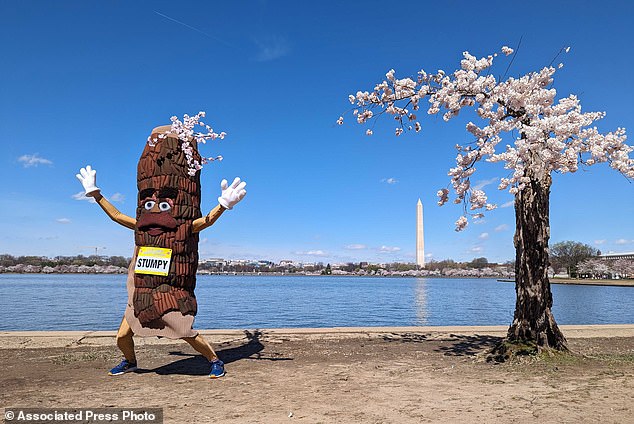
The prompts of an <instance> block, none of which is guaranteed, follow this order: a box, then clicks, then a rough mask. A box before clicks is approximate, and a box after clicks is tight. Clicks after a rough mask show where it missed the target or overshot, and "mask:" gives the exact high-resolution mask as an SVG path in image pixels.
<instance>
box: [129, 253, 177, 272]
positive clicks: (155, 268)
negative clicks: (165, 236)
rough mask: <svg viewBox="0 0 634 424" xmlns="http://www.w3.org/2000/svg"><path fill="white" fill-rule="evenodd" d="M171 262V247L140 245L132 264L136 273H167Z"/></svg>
mask: <svg viewBox="0 0 634 424" xmlns="http://www.w3.org/2000/svg"><path fill="white" fill-rule="evenodd" d="M170 262H172V249H164V248H162V247H140V248H139V253H138V254H137V257H136V263H135V264H134V272H135V273H136V274H151V275H167V274H168V273H169V271H170Z"/></svg>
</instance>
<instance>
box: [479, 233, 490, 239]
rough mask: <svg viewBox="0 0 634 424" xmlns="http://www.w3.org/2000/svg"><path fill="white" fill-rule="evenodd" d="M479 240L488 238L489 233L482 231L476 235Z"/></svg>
mask: <svg viewBox="0 0 634 424" xmlns="http://www.w3.org/2000/svg"><path fill="white" fill-rule="evenodd" d="M478 238H479V239H480V240H486V239H488V238H489V233H482V234H480V235H479V236H478Z"/></svg>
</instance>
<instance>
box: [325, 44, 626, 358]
mask: <svg viewBox="0 0 634 424" xmlns="http://www.w3.org/2000/svg"><path fill="white" fill-rule="evenodd" d="M569 50H570V48H566V49H562V51H561V52H560V53H564V51H565V53H568V51H569ZM502 53H503V55H505V56H509V55H512V54H513V49H511V48H509V47H506V46H505V47H502ZM497 56H498V55H497V54H494V55H490V56H487V57H483V58H480V59H478V58H476V57H475V56H473V55H471V54H470V53H469V52H464V53H463V59H462V60H461V62H460V68H459V69H457V70H456V71H454V72H453V73H450V74H448V73H445V72H444V71H442V70H439V71H437V72H435V73H428V72H426V71H425V70H421V71H419V72H418V74H417V76H416V77H415V78H402V79H399V78H397V77H396V76H395V71H394V70H390V71H389V72H388V73H387V74H386V79H385V80H384V81H383V82H381V83H380V84H377V85H376V86H375V87H374V89H373V90H372V91H359V92H357V93H356V94H355V95H350V96H349V100H350V103H352V104H353V105H354V106H353V107H354V110H353V111H352V114H353V115H354V117H355V118H356V121H357V122H358V123H359V124H364V125H366V126H368V128H367V129H366V134H368V135H372V126H371V125H370V124H374V123H375V122H374V121H375V120H376V119H377V118H379V117H380V116H381V115H391V116H393V117H394V119H395V120H396V122H397V127H396V129H395V134H396V135H397V136H399V135H401V134H402V133H403V132H404V131H407V130H414V131H416V132H418V131H421V129H422V125H421V123H420V119H419V118H418V116H417V114H422V113H424V111H421V108H423V109H424V108H426V109H427V110H426V113H427V114H428V115H437V114H442V117H443V119H444V120H445V121H449V120H450V119H452V118H454V117H455V116H457V115H458V114H459V112H460V111H461V110H462V109H463V108H468V107H469V108H473V109H474V110H475V114H476V115H477V117H478V118H479V120H480V123H478V124H476V123H474V122H469V123H468V124H467V125H466V129H467V131H468V132H469V133H470V134H471V135H472V136H473V141H472V142H471V143H468V144H466V145H456V150H457V151H458V155H457V157H456V166H455V167H454V168H451V169H450V170H449V173H448V175H449V177H450V184H449V186H448V187H450V188H452V189H453V193H454V195H455V197H454V199H453V200H454V202H455V203H458V204H463V208H464V212H465V213H464V214H463V216H461V217H460V218H459V219H458V220H457V221H456V230H457V231H460V230H462V229H464V228H465V227H466V226H467V224H468V222H469V217H482V216H483V212H484V211H485V210H486V211H489V210H492V209H495V208H496V205H494V204H491V203H489V202H488V199H487V195H486V193H485V192H484V190H481V189H477V188H474V187H471V180H470V179H471V176H472V175H473V174H474V172H475V171H476V165H479V164H480V163H482V162H493V163H497V162H500V163H503V164H504V168H505V169H507V170H508V174H507V175H505V176H504V177H503V178H501V180H500V185H499V187H498V188H499V189H500V190H508V191H509V192H511V193H512V194H513V195H514V198H515V201H514V205H515V216H516V227H515V237H514V244H515V249H516V260H515V276H516V285H515V287H516V295H517V298H516V307H515V314H514V318H513V323H512V324H511V326H510V328H509V331H508V334H507V339H506V342H507V343H503V344H501V345H500V346H514V345H521V344H530V345H534V346H536V347H537V348H538V349H542V348H554V349H558V350H566V349H567V346H566V339H565V337H564V335H563V334H562V333H561V331H560V330H559V328H558V326H557V323H556V322H555V318H554V316H553V314H552V311H551V307H552V294H551V290H550V282H549V280H548V273H547V272H548V264H549V256H548V254H549V251H548V239H549V237H550V223H549V200H550V186H551V183H552V177H551V174H552V173H553V172H558V173H568V172H575V171H577V170H578V169H579V167H580V166H583V165H586V166H589V165H593V164H596V163H601V162H607V163H608V164H609V165H610V166H611V167H612V168H614V169H615V170H616V171H618V172H620V173H622V174H623V175H625V176H626V177H627V178H629V179H632V178H634V159H632V158H630V156H629V154H630V152H632V150H633V149H632V147H630V146H628V145H627V144H625V140H626V135H625V129H623V128H617V129H616V130H614V131H612V132H608V133H602V132H600V131H599V130H598V129H597V127H595V126H593V123H594V122H595V121H597V120H599V119H601V118H603V117H604V116H605V113H604V112H582V110H581V104H580V102H579V99H578V98H577V97H576V96H574V95H570V96H568V97H564V98H560V99H559V100H556V99H555V98H556V94H557V92H556V90H555V89H554V88H552V83H553V76H554V74H555V72H556V69H555V67H553V66H546V67H544V68H542V69H541V70H539V71H535V72H530V73H527V74H525V75H522V76H520V77H508V78H506V77H502V78H499V79H498V78H496V77H495V76H494V75H493V74H492V73H491V72H492V70H493V69H492V67H493V62H494V59H495V58H496V57H497ZM505 59H506V60H509V58H505ZM495 60H497V59H495ZM562 66H563V65H562V64H559V65H558V67H557V69H559V68H561V67H562ZM509 67H510V64H509ZM507 69H508V68H507ZM425 101H427V102H428V106H425V105H424V102H425ZM343 121H344V118H343V117H339V119H338V121H337V122H338V123H339V124H342V123H343ZM505 136H506V138H507V139H508V141H507V142H505V143H502V142H503V137H505ZM437 194H438V197H439V201H438V204H439V205H443V204H445V203H446V202H447V201H448V200H449V195H450V194H449V189H448V188H442V189H440V190H439V191H438V193H437Z"/></svg>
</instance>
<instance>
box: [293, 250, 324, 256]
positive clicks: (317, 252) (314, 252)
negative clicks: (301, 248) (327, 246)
mask: <svg viewBox="0 0 634 424" xmlns="http://www.w3.org/2000/svg"><path fill="white" fill-rule="evenodd" d="M295 254H296V255H303V256H326V252H324V251H323V250H309V251H308V252H295Z"/></svg>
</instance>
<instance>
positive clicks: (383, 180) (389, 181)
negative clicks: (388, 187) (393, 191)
mask: <svg viewBox="0 0 634 424" xmlns="http://www.w3.org/2000/svg"><path fill="white" fill-rule="evenodd" d="M381 182H382V183H386V184H396V183H398V180H397V179H396V178H392V177H390V178H383V179H382V180H381Z"/></svg>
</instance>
